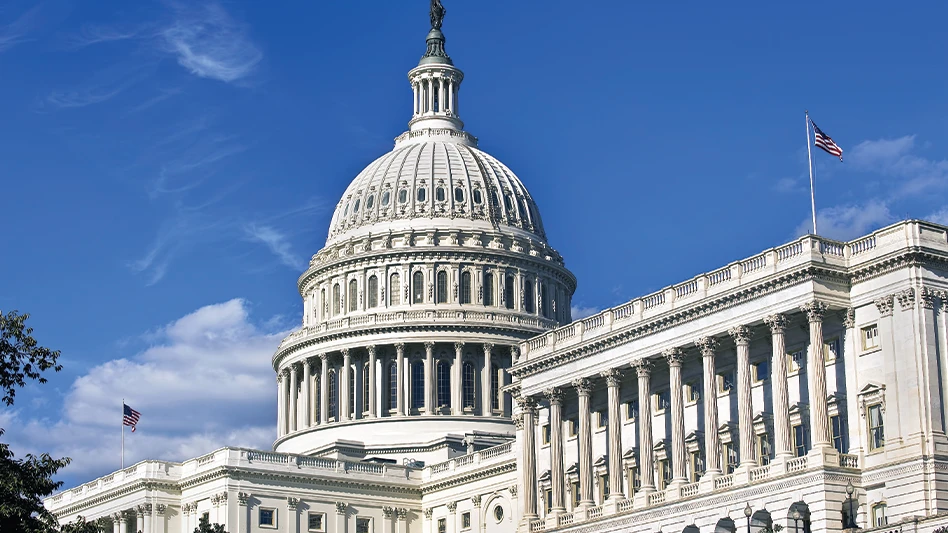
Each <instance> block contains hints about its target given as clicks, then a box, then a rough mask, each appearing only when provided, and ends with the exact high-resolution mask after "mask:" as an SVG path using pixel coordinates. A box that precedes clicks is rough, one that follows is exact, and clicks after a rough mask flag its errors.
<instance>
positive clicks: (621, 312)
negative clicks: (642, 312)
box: [612, 303, 635, 320]
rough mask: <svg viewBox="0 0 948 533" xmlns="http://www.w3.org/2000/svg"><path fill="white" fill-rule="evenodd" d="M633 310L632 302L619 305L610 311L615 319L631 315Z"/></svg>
mask: <svg viewBox="0 0 948 533" xmlns="http://www.w3.org/2000/svg"><path fill="white" fill-rule="evenodd" d="M634 311H635V307H634V306H633V305H632V303H627V304H625V305H620V306H619V307H616V308H615V309H613V311H612V318H614V319H615V320H622V319H624V318H629V317H630V316H632V313H633V312H634Z"/></svg>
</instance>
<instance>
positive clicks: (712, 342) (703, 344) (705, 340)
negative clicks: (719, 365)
mask: <svg viewBox="0 0 948 533" xmlns="http://www.w3.org/2000/svg"><path fill="white" fill-rule="evenodd" d="M720 344H721V342H720V341H718V340H717V339H716V338H714V337H701V338H699V339H698V340H696V341H695V347H697V348H698V351H700V352H701V356H702V357H714V351H715V350H717V349H718V346H719V345H720Z"/></svg>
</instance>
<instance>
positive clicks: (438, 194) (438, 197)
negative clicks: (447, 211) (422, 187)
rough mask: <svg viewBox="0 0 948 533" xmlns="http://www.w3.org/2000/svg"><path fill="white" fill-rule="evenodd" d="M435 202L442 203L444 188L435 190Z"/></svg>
mask: <svg viewBox="0 0 948 533" xmlns="http://www.w3.org/2000/svg"><path fill="white" fill-rule="evenodd" d="M435 200H437V201H439V202H443V201H444V187H438V188H437V189H435Z"/></svg>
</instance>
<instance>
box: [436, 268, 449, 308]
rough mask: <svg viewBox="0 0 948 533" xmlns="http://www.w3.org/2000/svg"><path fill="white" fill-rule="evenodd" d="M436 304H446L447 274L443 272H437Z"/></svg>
mask: <svg viewBox="0 0 948 533" xmlns="http://www.w3.org/2000/svg"><path fill="white" fill-rule="evenodd" d="M437 279H438V303H439V304H445V303H448V273H447V272H445V271H444V270H442V271H440V272H438V278H437Z"/></svg>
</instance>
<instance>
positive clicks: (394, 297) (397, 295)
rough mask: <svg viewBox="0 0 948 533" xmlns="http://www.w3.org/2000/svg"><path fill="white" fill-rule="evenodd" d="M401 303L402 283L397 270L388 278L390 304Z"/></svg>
mask: <svg viewBox="0 0 948 533" xmlns="http://www.w3.org/2000/svg"><path fill="white" fill-rule="evenodd" d="M400 303H402V284H401V281H400V279H399V275H398V273H397V272H396V273H394V274H392V275H391V276H389V278H388V305H398V304H400Z"/></svg>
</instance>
